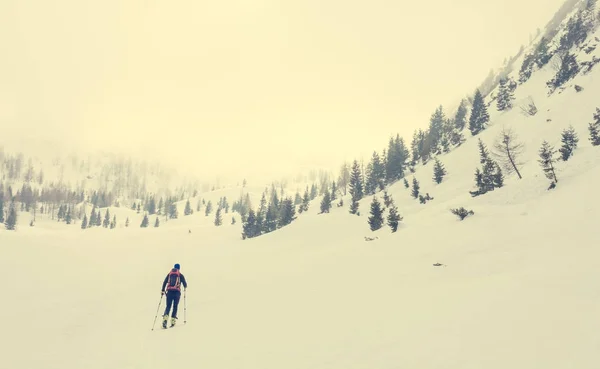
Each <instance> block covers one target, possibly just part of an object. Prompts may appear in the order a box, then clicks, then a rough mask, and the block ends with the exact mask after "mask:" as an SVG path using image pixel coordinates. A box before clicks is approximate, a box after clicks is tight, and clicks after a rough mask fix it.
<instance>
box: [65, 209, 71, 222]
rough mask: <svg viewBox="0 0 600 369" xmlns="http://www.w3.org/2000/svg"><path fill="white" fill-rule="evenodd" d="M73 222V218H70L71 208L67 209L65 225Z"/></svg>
mask: <svg viewBox="0 0 600 369" xmlns="http://www.w3.org/2000/svg"><path fill="white" fill-rule="evenodd" d="M72 222H73V217H72V216H71V208H70V207H69V208H68V209H67V214H66V215H65V223H67V224H71V223H72Z"/></svg>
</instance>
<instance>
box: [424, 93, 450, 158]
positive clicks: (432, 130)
mask: <svg viewBox="0 0 600 369" xmlns="http://www.w3.org/2000/svg"><path fill="white" fill-rule="evenodd" d="M445 120H446V116H445V115H444V110H443V107H442V106H441V105H440V106H439V107H438V108H437V109H436V110H435V112H434V113H433V114H432V115H431V118H430V119H429V131H428V136H429V137H428V138H429V145H430V146H429V149H430V150H429V151H430V152H431V153H434V154H440V153H441V151H440V149H439V145H440V143H441V139H442V132H443V127H444V122H445Z"/></svg>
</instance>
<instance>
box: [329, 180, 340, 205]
mask: <svg viewBox="0 0 600 369" xmlns="http://www.w3.org/2000/svg"><path fill="white" fill-rule="evenodd" d="M337 191H338V188H337V184H336V183H335V181H333V182H332V183H331V201H335V200H336V199H337Z"/></svg>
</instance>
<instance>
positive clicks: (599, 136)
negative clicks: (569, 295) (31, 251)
mask: <svg viewBox="0 0 600 369" xmlns="http://www.w3.org/2000/svg"><path fill="white" fill-rule="evenodd" d="M588 129H589V131H590V142H591V143H592V146H600V109H599V108H596V113H594V122H592V123H590V124H589V126H588ZM0 201H1V200H0Z"/></svg>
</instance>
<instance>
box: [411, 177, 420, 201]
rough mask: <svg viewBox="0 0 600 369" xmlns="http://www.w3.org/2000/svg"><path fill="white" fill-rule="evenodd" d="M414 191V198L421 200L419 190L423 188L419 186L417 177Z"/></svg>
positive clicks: (412, 193)
mask: <svg viewBox="0 0 600 369" xmlns="http://www.w3.org/2000/svg"><path fill="white" fill-rule="evenodd" d="M412 182H413V189H412V192H411V195H412V197H414V198H415V199H417V198H419V189H420V188H421V187H420V186H419V181H417V179H416V178H415V177H413V181H412Z"/></svg>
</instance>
